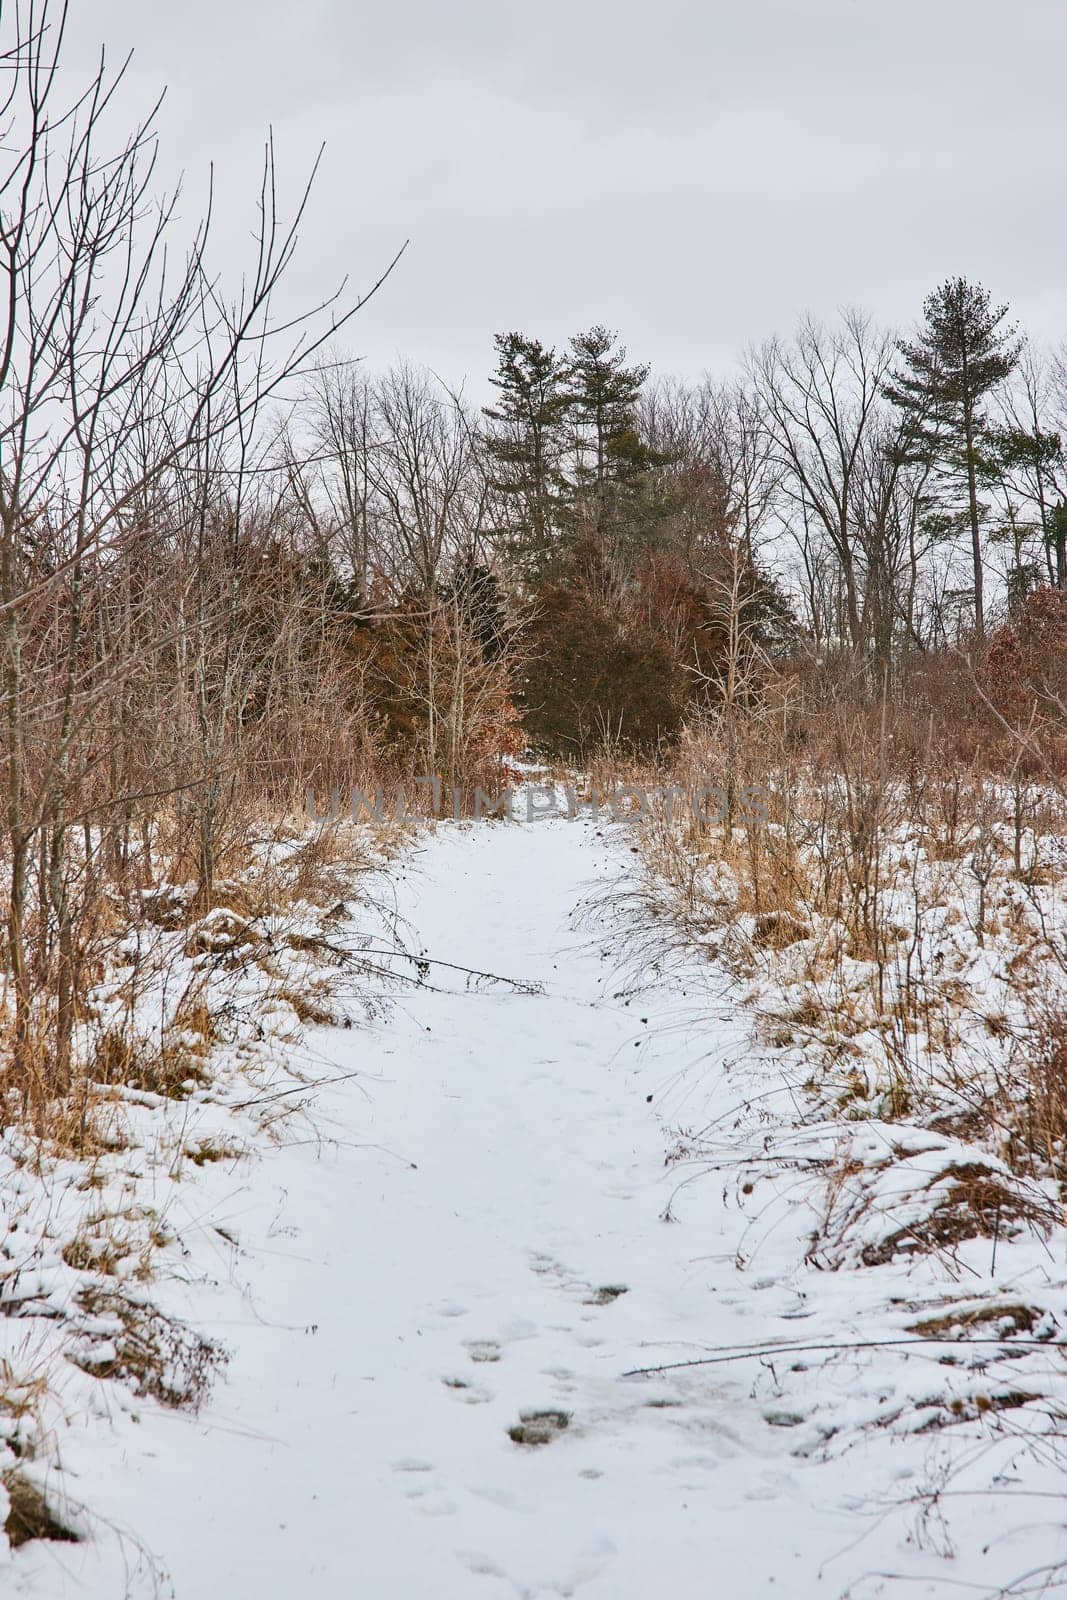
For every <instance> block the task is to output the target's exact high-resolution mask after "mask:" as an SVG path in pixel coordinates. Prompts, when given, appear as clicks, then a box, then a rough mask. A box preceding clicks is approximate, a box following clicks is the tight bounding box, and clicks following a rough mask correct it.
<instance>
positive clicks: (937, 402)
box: [885, 278, 1020, 638]
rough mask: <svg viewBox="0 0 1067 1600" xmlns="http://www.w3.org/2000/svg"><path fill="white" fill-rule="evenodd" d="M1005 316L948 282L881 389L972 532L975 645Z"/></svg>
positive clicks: (1008, 336) (1006, 341)
mask: <svg viewBox="0 0 1067 1600" xmlns="http://www.w3.org/2000/svg"><path fill="white" fill-rule="evenodd" d="M1007 314H1008V308H1007V306H993V305H991V303H990V298H989V292H988V290H986V289H983V288H982V286H981V284H972V283H968V282H967V280H966V279H965V278H949V279H948V280H946V282H945V283H943V284H941V286H940V287H939V288H937V289H935V290H934V292H933V293H932V294H930V295H928V296H927V298H926V300H925V302H924V304H923V318H924V321H923V326H922V327H921V328H920V330H919V333H918V336H917V338H916V339H915V340H914V341H912V342H909V341H908V340H905V339H901V340H899V341H898V343H897V349H898V352H899V354H900V356H901V357H902V365H901V366H900V367H899V368H898V370H897V371H896V372H894V373H893V375H892V377H891V379H890V380H889V382H888V383H887V384H886V388H885V392H886V395H887V396H888V398H889V399H890V400H891V401H892V402H893V404H894V405H896V406H899V407H900V408H901V410H902V411H903V412H905V413H906V414H907V416H908V417H909V419H910V421H911V424H912V427H911V429H910V443H909V448H910V450H911V451H912V452H913V453H914V454H915V455H916V456H924V457H925V458H926V459H928V460H929V461H931V462H932V463H933V464H934V466H935V467H936V468H937V469H938V471H939V473H940V474H941V476H942V478H943V479H944V480H945V481H946V483H948V484H952V485H956V486H958V488H959V489H960V490H961V491H962V493H963V498H964V501H965V503H964V505H963V507H962V508H961V516H960V521H961V523H962V525H963V526H964V527H966V528H967V529H968V530H969V532H970V540H971V561H972V564H973V569H974V620H975V628H976V631H977V633H978V636H979V638H983V637H984V635H985V601H984V585H983V570H982V515H983V508H982V506H981V504H980V502H979V499H978V483H979V478H980V476H981V473H982V469H983V459H984V451H985V448H986V446H987V445H988V442H989V437H990V428H989V423H988V420H987V417H986V414H985V410H984V405H983V402H984V401H985V399H986V398H987V396H988V395H990V394H991V393H992V392H993V391H994V390H995V389H996V388H998V387H999V385H1000V384H1002V383H1003V382H1004V380H1005V379H1006V378H1007V377H1008V376H1009V374H1010V373H1011V371H1012V370H1013V368H1014V366H1015V364H1016V362H1017V360H1018V358H1019V350H1020V344H1019V341H1018V340H1017V339H1016V338H1015V336H1014V331H1013V329H1012V328H1011V327H1010V326H1006V325H1005V322H1004V319H1005V317H1006V316H1007Z"/></svg>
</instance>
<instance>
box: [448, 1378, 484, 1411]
mask: <svg viewBox="0 0 1067 1600" xmlns="http://www.w3.org/2000/svg"><path fill="white" fill-rule="evenodd" d="M441 1382H442V1383H443V1384H444V1386H445V1388H446V1389H451V1390H452V1391H453V1393H454V1394H455V1396H456V1399H457V1400H462V1401H463V1404H464V1405H465V1406H484V1405H486V1404H487V1403H488V1402H489V1401H490V1400H492V1398H493V1391H492V1390H491V1389H483V1388H482V1386H481V1385H480V1384H474V1383H468V1381H467V1379H466V1378H442V1379H441Z"/></svg>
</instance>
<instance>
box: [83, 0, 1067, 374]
mask: <svg viewBox="0 0 1067 1600" xmlns="http://www.w3.org/2000/svg"><path fill="white" fill-rule="evenodd" d="M73 8H74V11H75V13H76V20H75V24H74V36H73V39H72V55H73V56H74V57H76V58H80V57H81V56H82V55H83V53H84V51H86V50H87V48H88V45H89V43H90V42H97V41H106V42H107V43H108V45H109V47H110V49H111V51H112V52H113V53H114V54H115V55H118V54H121V53H122V52H124V51H125V50H126V49H127V48H130V47H132V48H133V49H134V50H135V52H136V56H135V70H134V74H133V78H132V81H131V85H130V97H129V99H130V103H131V105H132V104H135V103H140V102H145V101H147V100H148V99H149V98H150V97H151V96H152V94H153V93H154V91H155V90H156V89H158V88H159V87H161V86H163V85H166V86H167V99H166V103H165V108H164V111H163V113H162V116H161V119H160V127H161V133H162V136H163V144H164V169H163V170H164V171H165V172H166V173H167V174H168V175H172V174H173V173H175V172H176V171H178V170H179V169H182V170H184V172H185V173H186V175H187V178H186V183H187V190H186V195H187V198H186V211H187V213H188V215H189V216H190V218H191V217H192V216H193V214H194V213H195V211H196V205H197V201H198V199H199V198H201V197H202V196H203V195H204V193H205V191H206V175H207V171H208V166H209V163H210V162H211V161H212V160H214V162H215V164H216V168H217V172H218V186H219V193H220V197H221V203H220V207H219V215H220V229H219V235H218V247H219V251H220V253H221V255H222V257H223V261H224V264H225V265H226V266H227V267H229V268H230V269H231V270H232V271H234V272H238V271H239V269H240V263H241V260H242V252H243V250H244V248H245V246H246V243H247V235H246V231H245V224H247V230H248V231H249V232H250V229H251V225H252V222H253V220H254V210H253V204H252V202H253V200H254V194H255V188H256V182H257V178H258V163H259V157H260V151H261V148H262V141H263V138H264V134H265V132H266V129H267V127H268V125H273V128H274V133H275V140H276V144H277V146H278V149H279V152H280V156H281V161H282V167H283V172H284V173H285V174H286V175H287V176H288V178H289V179H290V180H291V182H292V186H293V192H294V193H295V191H296V188H297V187H298V180H299V178H300V177H301V175H302V174H303V173H304V172H305V171H306V169H307V167H308V165H309V163H310V161H311V159H312V158H313V155H314V152H315V149H316V148H317V146H318V145H319V143H320V142H322V141H325V143H326V155H325V159H324V163H323V166H322V169H321V173H320V177H319V181H318V184H317V186H316V191H315V195H314V198H313V201H312V207H311V211H310V214H309V217H308V221H307V223H306V226H305V227H304V230H303V247H302V250H301V254H300V258H299V261H298V263H297V267H296V270H295V272H294V275H293V278H292V280H291V283H290V291H289V292H290V295H291V297H292V298H293V300H294V302H295V301H298V300H309V299H311V298H313V297H315V296H316V295H317V294H319V293H320V292H321V291H323V290H325V289H327V288H328V287H330V286H332V285H333V284H335V282H336V281H337V280H339V279H340V278H341V277H343V276H345V275H346V274H347V275H348V276H349V278H350V281H351V282H352V284H353V285H354V286H356V287H362V286H365V285H367V284H369V283H370V282H372V281H373V280H374V278H375V277H376V276H377V275H378V273H379V272H380V270H381V268H382V267H383V266H384V264H385V263H386V262H387V261H388V259H389V258H390V257H391V256H392V255H393V254H394V253H395V251H396V250H397V249H398V248H399V246H400V245H401V244H402V243H403V241H404V240H405V239H410V241H411V242H410V245H409V246H408V249H407V252H406V254H405V256H404V258H403V259H402V261H401V262H400V264H399V265H398V267H397V268H396V270H395V272H394V274H393V276H392V277H391V279H390V280H389V282H388V283H387V284H386V285H385V287H384V288H383V289H382V290H381V291H380V293H379V295H378V297H377V298H376V300H375V301H374V302H373V303H372V304H371V305H370V306H368V307H367V308H366V309H365V310H364V311H363V312H362V313H360V316H359V317H358V319H357V321H356V322H355V323H354V324H353V326H352V328H351V332H350V335H349V336H348V343H349V344H350V346H351V347H352V348H353V349H355V350H357V351H358V352H360V353H362V354H365V355H366V357H367V359H368V360H369V361H370V362H371V363H373V364H376V365H377V364H380V363H384V362H387V361H389V360H390V359H391V358H392V357H393V356H394V355H395V354H397V353H398V352H402V353H404V354H406V355H409V356H411V357H413V358H415V359H417V360H420V361H425V362H428V363H429V364H431V365H432V366H434V367H435V368H436V369H438V370H439V371H441V372H442V374H443V375H444V376H446V377H448V378H449V379H451V380H453V381H458V380H460V379H462V378H463V377H464V376H467V377H468V379H469V388H470V392H471V393H472V394H473V395H475V396H479V395H481V394H482V393H483V392H484V384H485V375H486V372H487V370H488V369H489V368H490V367H491V365H492V351H491V338H492V335H493V333H494V332H496V331H500V330H504V329H508V328H521V329H523V330H524V331H527V332H530V333H535V334H537V335H539V336H540V337H542V338H544V339H545V340H546V341H562V340H563V339H565V337H566V335H567V334H568V333H571V332H574V331H577V330H578V329H581V328H584V327H586V326H588V325H589V324H590V323H592V322H598V321H600V322H606V323H608V324H609V325H610V326H612V327H614V328H617V329H619V330H620V332H621V333H622V335H623V337H624V339H625V341H626V343H627V345H628V346H629V348H630V352H631V355H632V356H634V357H636V358H640V359H647V360H650V361H652V362H653V363H654V364H655V366H656V367H657V368H661V369H668V370H673V371H680V372H686V373H691V374H695V373H697V372H699V371H701V370H702V369H704V368H705V367H708V368H710V369H712V370H724V369H726V368H728V366H729V364H730V362H731V361H732V359H733V358H734V357H735V356H736V355H737V353H738V352H739V351H740V350H741V349H742V348H743V346H744V345H745V344H746V343H747V342H748V341H749V340H751V339H754V338H759V337H762V336H763V335H765V334H767V333H770V332H773V331H775V330H779V331H783V330H786V329H788V327H789V326H790V325H791V323H792V322H793V320H794V319H795V317H796V316H797V314H798V313H799V312H801V311H803V310H807V309H810V310H812V311H815V312H817V313H819V314H821V315H831V314H832V313H833V311H834V309H835V308H836V307H837V306H839V305H841V304H843V303H845V302H853V303H857V304H861V305H864V306H867V307H869V308H870V309H872V310H873V311H874V312H875V313H876V314H877V315H878V316H879V317H880V318H882V319H884V320H886V321H892V322H910V321H911V320H913V319H914V318H915V316H916V315H917V314H918V311H919V308H920V305H921V302H922V298H923V295H924V294H925V293H926V291H927V290H928V289H930V288H931V287H933V285H934V284H935V283H936V282H938V281H939V280H940V279H941V278H943V277H945V276H947V275H948V274H955V273H963V274H964V275H965V276H968V277H972V278H977V279H980V280H981V281H983V282H984V283H986V285H987V286H988V287H989V288H990V289H991V290H992V292H993V294H994V296H995V297H996V298H997V299H1003V300H1007V301H1010V303H1011V304H1012V307H1013V309H1014V311H1015V313H1016V315H1017V316H1018V317H1019V318H1020V320H1021V321H1022V322H1023V323H1024V324H1025V325H1026V326H1027V327H1028V328H1029V329H1030V330H1031V331H1033V332H1034V333H1036V334H1039V335H1041V336H1044V337H1047V338H1050V339H1057V340H1058V339H1059V338H1060V337H1061V336H1062V335H1063V334H1067V283H1065V277H1064V259H1065V253H1067V249H1065V247H1067V204H1065V200H1067V195H1065V183H1064V176H1065V170H1067V96H1065V94H1064V90H1063V80H1064V64H1065V61H1067V4H1064V0H1015V4H1014V5H1012V6H1008V5H1006V4H1005V3H1004V0H886V3H884V4H878V5H876V4H874V3H872V0H699V3H698V0H641V3H636V0H536V3H531V0H524V3H522V4H516V3H513V0H391V3H384V4H376V5H370V4H365V3H363V0H284V3H283V0H181V3H167V4H161V3H159V0H74V7H73Z"/></svg>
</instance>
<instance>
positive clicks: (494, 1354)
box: [466, 1339, 500, 1362]
mask: <svg viewBox="0 0 1067 1600" xmlns="http://www.w3.org/2000/svg"><path fill="white" fill-rule="evenodd" d="M466 1348H467V1354H468V1355H469V1356H470V1358H471V1360H472V1361H479V1362H481V1361H499V1360H500V1346H499V1345H498V1344H497V1342H496V1340H495V1339H470V1340H468V1342H467V1347H466Z"/></svg>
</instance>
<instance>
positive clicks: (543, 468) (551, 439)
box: [484, 332, 571, 575]
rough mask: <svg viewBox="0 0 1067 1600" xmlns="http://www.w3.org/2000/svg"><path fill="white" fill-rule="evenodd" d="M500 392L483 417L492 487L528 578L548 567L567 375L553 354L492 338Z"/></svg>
mask: <svg viewBox="0 0 1067 1600" xmlns="http://www.w3.org/2000/svg"><path fill="white" fill-rule="evenodd" d="M493 343H494V344H495V345H496V350H497V358H498V359H497V370H496V373H495V375H494V376H493V377H491V378H490V380H489V381H490V383H491V384H492V385H493V388H494V389H496V390H497V391H498V393H499V396H500V398H499V399H498V401H497V402H496V404H495V405H492V406H486V407H485V410H484V415H485V416H486V417H487V418H488V420H489V422H490V424H491V426H490V428H489V429H488V430H487V432H486V444H487V448H488V452H489V459H490V461H491V463H492V469H493V486H494V488H495V489H496V490H497V491H498V493H499V494H500V495H501V496H502V497H503V501H504V507H505V517H506V520H505V526H504V528H503V529H502V530H501V531H503V532H504V534H505V536H506V538H507V540H508V542H509V544H510V545H511V554H512V556H513V559H515V560H516V562H517V564H518V565H519V566H520V567H521V568H522V569H524V570H525V571H526V573H527V574H528V575H536V574H537V573H538V572H539V571H540V570H541V569H542V568H543V567H544V566H545V565H546V564H547V563H548V561H549V560H550V558H551V554H552V551H553V547H554V543H555V540H556V536H557V533H558V530H559V523H560V504H561V499H562V496H563V492H564V481H563V475H562V470H561V458H562V455H563V450H564V447H565V444H566V422H567V416H568V413H569V411H570V407H571V397H570V391H569V388H568V369H567V366H566V363H565V362H564V361H562V360H561V359H560V357H559V356H558V355H557V354H556V352H555V350H550V349H546V348H545V346H544V345H543V344H542V343H541V341H540V340H539V339H528V338H527V337H526V336H525V335H524V334H521V333H514V332H513V333H498V334H497V335H496V336H495V338H494V340H493Z"/></svg>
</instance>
